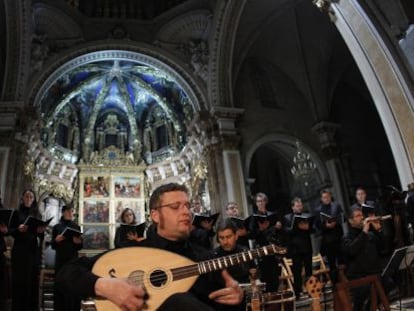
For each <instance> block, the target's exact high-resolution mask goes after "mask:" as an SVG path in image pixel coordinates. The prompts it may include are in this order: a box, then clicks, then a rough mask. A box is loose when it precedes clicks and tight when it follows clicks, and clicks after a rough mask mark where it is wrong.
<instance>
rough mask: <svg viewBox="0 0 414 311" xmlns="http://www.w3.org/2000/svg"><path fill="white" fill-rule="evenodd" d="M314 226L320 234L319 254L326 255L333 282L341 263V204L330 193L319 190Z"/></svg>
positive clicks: (335, 279)
mask: <svg viewBox="0 0 414 311" xmlns="http://www.w3.org/2000/svg"><path fill="white" fill-rule="evenodd" d="M314 213H315V216H316V217H315V227H316V228H317V229H318V230H319V233H320V234H321V235H322V240H321V254H322V255H323V256H326V258H327V260H328V265H329V274H330V276H331V280H332V282H333V283H336V281H337V277H338V265H339V264H343V258H342V256H341V239H342V236H343V229H342V223H343V213H342V208H341V206H340V205H339V204H338V203H336V202H334V201H333V200H332V193H331V192H330V191H329V190H327V189H324V190H322V191H321V203H320V205H319V206H318V207H317V208H316V209H315V211H314Z"/></svg>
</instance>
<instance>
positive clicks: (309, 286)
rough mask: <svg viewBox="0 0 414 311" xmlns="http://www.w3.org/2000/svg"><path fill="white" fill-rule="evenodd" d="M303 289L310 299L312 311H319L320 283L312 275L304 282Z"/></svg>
mask: <svg viewBox="0 0 414 311" xmlns="http://www.w3.org/2000/svg"><path fill="white" fill-rule="evenodd" d="M305 287H306V291H307V292H308V294H309V296H311V297H312V311H321V295H322V288H323V284H322V282H321V281H319V280H318V278H317V277H316V276H314V275H312V276H311V277H309V279H308V280H307V281H306V284H305Z"/></svg>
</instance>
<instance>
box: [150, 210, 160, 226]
mask: <svg viewBox="0 0 414 311" xmlns="http://www.w3.org/2000/svg"><path fill="white" fill-rule="evenodd" d="M150 215H151V219H152V221H153V222H154V223H156V224H158V223H159V222H160V212H159V211H158V210H157V209H152V210H151V213H150Z"/></svg>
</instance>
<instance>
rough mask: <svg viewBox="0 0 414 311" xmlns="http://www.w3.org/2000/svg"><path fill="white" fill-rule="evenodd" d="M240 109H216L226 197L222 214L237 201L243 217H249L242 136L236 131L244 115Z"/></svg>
mask: <svg viewBox="0 0 414 311" xmlns="http://www.w3.org/2000/svg"><path fill="white" fill-rule="evenodd" d="M243 112H244V110H243V109H240V108H228V107H214V111H213V114H214V117H215V119H216V122H217V125H218V133H219V136H220V142H221V144H220V146H221V157H222V165H223V169H222V170H221V171H220V175H221V176H219V178H220V179H221V180H223V183H224V185H223V186H224V187H225V189H224V191H223V193H225V196H223V197H222V200H221V201H222V212H223V213H224V212H225V207H226V204H227V202H229V201H235V202H237V203H238V204H239V209H240V212H241V214H242V215H247V213H248V206H247V196H246V187H245V179H244V174H243V169H242V163H241V157H240V152H239V149H238V147H239V143H240V136H239V135H238V133H237V129H236V120H237V118H238V117H239V116H241V115H242V114H243Z"/></svg>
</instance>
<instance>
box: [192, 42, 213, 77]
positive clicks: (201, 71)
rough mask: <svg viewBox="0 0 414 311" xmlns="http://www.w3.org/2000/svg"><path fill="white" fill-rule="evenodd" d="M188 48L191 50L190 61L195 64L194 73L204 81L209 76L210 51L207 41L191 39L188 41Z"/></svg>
mask: <svg viewBox="0 0 414 311" xmlns="http://www.w3.org/2000/svg"><path fill="white" fill-rule="evenodd" d="M188 50H189V52H190V55H191V56H190V63H191V65H192V66H193V69H194V73H195V74H196V75H198V76H199V77H200V78H201V79H203V80H204V81H207V78H208V61H209V51H208V46H207V42H205V41H203V40H201V41H198V42H197V41H194V40H191V41H190V42H189V43H188Z"/></svg>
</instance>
